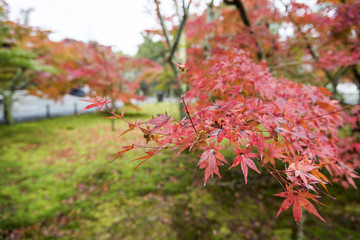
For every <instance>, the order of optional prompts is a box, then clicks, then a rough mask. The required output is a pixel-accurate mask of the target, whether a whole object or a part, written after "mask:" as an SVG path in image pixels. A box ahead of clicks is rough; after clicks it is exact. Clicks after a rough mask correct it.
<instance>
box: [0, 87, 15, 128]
mask: <svg viewBox="0 0 360 240" xmlns="http://www.w3.org/2000/svg"><path fill="white" fill-rule="evenodd" d="M2 96H3V102H4V120H5V124H8V125H11V124H14V116H13V114H12V105H13V102H12V100H13V99H12V97H13V93H11V92H10V93H5V94H3V95H2Z"/></svg>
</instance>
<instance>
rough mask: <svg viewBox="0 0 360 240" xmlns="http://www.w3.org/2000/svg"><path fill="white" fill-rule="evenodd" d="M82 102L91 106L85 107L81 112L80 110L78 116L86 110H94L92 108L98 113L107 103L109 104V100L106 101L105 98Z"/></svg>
mask: <svg viewBox="0 0 360 240" xmlns="http://www.w3.org/2000/svg"><path fill="white" fill-rule="evenodd" d="M82 101H84V102H91V103H92V104H90V105H87V106H86V107H85V108H84V109H83V110H81V111H80V112H79V113H78V114H80V113H82V112H83V111H85V110H86V109H90V108H94V107H98V110H99V112H100V110H101V109H102V108H103V107H104V106H105V105H106V104H107V103H111V101H110V100H107V99H106V98H105V97H104V98H101V97H97V98H96V99H89V100H82Z"/></svg>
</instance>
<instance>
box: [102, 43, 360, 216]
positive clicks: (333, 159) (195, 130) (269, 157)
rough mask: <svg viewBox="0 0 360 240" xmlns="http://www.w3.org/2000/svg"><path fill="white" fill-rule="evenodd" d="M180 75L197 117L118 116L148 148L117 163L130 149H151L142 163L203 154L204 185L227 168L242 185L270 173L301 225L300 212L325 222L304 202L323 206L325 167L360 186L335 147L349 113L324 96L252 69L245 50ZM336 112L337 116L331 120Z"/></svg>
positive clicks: (222, 53)
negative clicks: (252, 175)
mask: <svg viewBox="0 0 360 240" xmlns="http://www.w3.org/2000/svg"><path fill="white" fill-rule="evenodd" d="M182 77H183V79H184V80H185V81H186V82H187V83H188V85H189V86H191V87H190V89H191V90H190V91H188V92H187V93H186V95H185V97H184V99H186V100H187V102H194V104H192V105H191V106H190V105H188V106H187V108H189V112H190V113H192V114H191V115H189V116H187V117H185V118H183V119H182V120H181V121H176V120H175V119H173V118H172V117H171V116H170V115H168V114H158V115H157V116H156V117H153V118H152V119H151V120H149V121H145V122H143V121H140V120H137V121H136V122H134V123H133V122H130V121H128V120H126V119H123V117H122V116H115V117H116V118H121V119H123V120H124V121H126V122H128V124H129V128H128V129H127V130H125V131H124V133H123V134H125V133H128V132H131V131H133V130H135V129H139V130H140V131H141V132H142V133H143V134H144V140H145V142H146V143H144V145H139V144H135V143H134V144H132V145H129V146H124V147H123V149H122V150H121V151H120V152H118V153H117V154H116V155H115V158H118V157H120V156H121V155H122V154H124V153H126V152H128V151H130V150H133V149H137V148H144V149H148V150H147V151H146V155H145V156H143V157H139V158H138V159H137V160H142V161H141V163H140V164H139V165H141V164H142V163H144V162H145V161H146V160H148V159H149V158H150V157H152V156H154V155H156V154H158V153H160V152H161V151H163V150H165V149H171V150H173V151H176V152H177V154H179V153H181V152H183V151H185V150H188V151H195V150H199V151H200V152H202V153H201V155H200V156H199V157H200V159H199V161H198V163H197V165H198V166H199V168H200V169H204V170H205V171H204V184H206V182H207V181H208V179H209V178H210V177H212V176H213V175H214V174H215V175H217V176H218V177H219V178H221V171H223V170H226V168H225V169H224V168H223V166H224V165H228V167H227V168H228V169H231V168H234V167H237V166H238V165H240V167H241V169H242V172H243V174H244V179H245V183H247V176H248V171H249V168H250V169H251V170H253V171H255V172H257V173H259V174H260V172H261V170H263V171H269V172H270V173H271V174H272V176H274V178H276V179H277V181H278V182H280V183H281V184H282V186H283V187H284V189H285V190H286V191H285V192H283V193H280V194H277V195H276V196H280V197H286V199H285V201H284V203H283V204H282V206H281V208H280V211H279V213H281V212H282V211H284V210H285V209H287V208H289V207H290V206H291V205H293V212H294V218H295V221H297V222H300V220H301V206H302V207H304V208H305V209H306V210H307V211H308V212H310V213H311V214H314V215H315V216H317V217H319V218H320V219H321V220H324V219H323V218H322V217H321V216H320V215H319V214H318V212H317V211H316V209H315V208H314V206H313V205H312V204H311V202H310V201H309V200H307V198H309V199H311V200H312V201H314V202H315V203H318V201H317V200H316V198H318V197H319V196H318V195H315V194H318V193H319V192H323V191H322V189H321V188H324V189H326V184H328V183H330V180H329V179H328V178H327V177H326V176H325V175H324V174H323V173H322V172H324V170H325V169H326V170H327V171H328V172H329V173H330V175H331V176H333V177H339V178H341V177H344V178H347V180H348V182H349V184H351V185H353V186H354V187H356V186H355V184H354V181H353V178H358V176H357V174H356V173H355V171H354V170H353V169H354V167H355V165H354V161H353V159H350V158H346V159H343V158H342V154H343V149H341V147H340V146H339V145H338V144H337V143H338V142H340V138H339V137H338V128H339V127H341V126H343V124H344V116H345V114H344V113H343V112H341V111H340V110H341V108H340V106H339V103H338V101H335V100H331V99H330V98H329V95H328V92H327V90H325V89H322V88H318V87H314V86H307V85H302V84H299V83H295V82H292V81H290V80H287V79H285V78H280V79H279V80H276V79H275V78H274V77H273V76H272V75H271V74H270V73H269V71H268V69H267V67H266V65H265V64H256V63H254V62H253V61H252V60H251V59H250V57H249V53H248V52H245V51H242V50H236V49H233V50H231V51H224V50H219V51H218V52H217V54H216V56H215V57H213V58H211V59H208V60H205V61H203V62H202V63H201V65H197V66H196V65H195V66H191V68H189V69H188V70H187V71H186V72H185V73H184V74H183V75H182ZM209 96H210V98H209ZM210 99H212V100H213V101H210ZM214 99H215V100H214ZM99 105H100V102H99ZM333 111H338V112H335V113H333V114H329V112H333ZM225 140H226V141H225ZM225 142H227V144H226V145H228V147H227V149H231V150H232V151H234V153H235V154H236V157H235V159H228V160H226V159H225V158H224V156H223V155H222V154H221V152H220V150H222V149H223V148H225V147H226V145H225ZM145 144H146V145H145ZM229 162H230V164H229ZM320 186H321V188H320ZM326 190H327V189H326ZM310 191H312V192H314V193H315V194H313V193H310Z"/></svg>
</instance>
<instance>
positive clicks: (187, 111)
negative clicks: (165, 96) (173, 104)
mask: <svg viewBox="0 0 360 240" xmlns="http://www.w3.org/2000/svg"><path fill="white" fill-rule="evenodd" d="M181 100H182V101H183V103H184V106H185V110H186V113H187V115H188V117H189V118H190V122H191V125H192V127H193V128H194V130H195V132H198V131H197V130H196V128H195V126H194V123H193V121H192V119H191V117H190V113H189V110H188V108H187V106H186V103H185V100H184V97H183V96H182V95H181Z"/></svg>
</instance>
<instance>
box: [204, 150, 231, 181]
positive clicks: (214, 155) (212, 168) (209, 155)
mask: <svg viewBox="0 0 360 240" xmlns="http://www.w3.org/2000/svg"><path fill="white" fill-rule="evenodd" d="M216 159H218V160H219V161H218V160H216ZM222 162H224V163H226V164H228V162H227V161H226V160H225V158H224V156H223V155H222V154H221V153H220V152H219V151H217V150H214V149H212V148H209V149H208V150H206V151H205V152H203V154H202V155H201V157H200V161H199V163H198V166H199V167H200V168H206V169H205V181H204V185H206V182H207V180H208V179H209V177H210V176H211V177H212V176H213V175H214V173H215V174H216V175H218V176H219V178H221V175H220V172H219V167H218V166H221V165H224V164H223V163H222Z"/></svg>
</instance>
